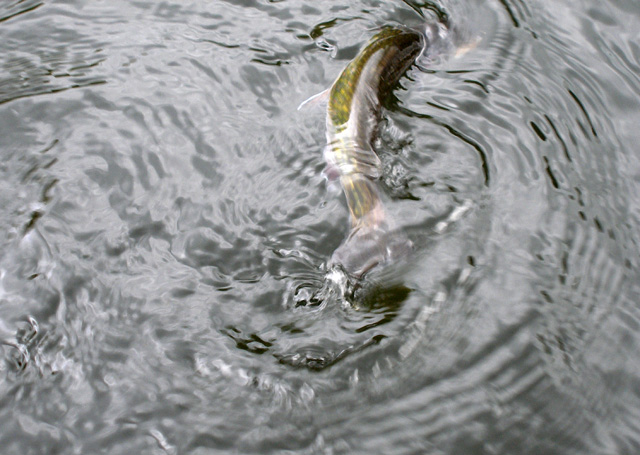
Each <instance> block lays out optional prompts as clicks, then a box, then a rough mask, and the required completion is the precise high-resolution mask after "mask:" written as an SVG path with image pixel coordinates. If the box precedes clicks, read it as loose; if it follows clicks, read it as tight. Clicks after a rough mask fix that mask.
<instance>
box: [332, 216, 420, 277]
mask: <svg viewBox="0 0 640 455" xmlns="http://www.w3.org/2000/svg"><path fill="white" fill-rule="evenodd" d="M412 249H413V243H412V242H411V240H409V238H408V237H407V236H406V234H405V233H404V232H403V231H402V230H400V229H389V228H388V227H386V226H372V225H368V224H364V223H361V224H358V225H356V226H355V227H354V228H353V229H352V230H351V233H350V234H349V237H347V239H346V240H345V241H344V242H343V243H342V245H340V246H339V247H338V248H337V249H336V250H335V251H334V252H333V255H332V256H331V263H330V265H340V266H341V267H342V268H343V269H344V270H345V271H346V272H347V273H348V274H349V275H350V276H352V277H355V278H357V279H360V278H362V277H363V276H364V275H365V274H366V273H367V272H369V271H370V270H372V269H374V268H376V267H378V266H382V265H385V264H389V263H391V262H395V261H397V260H399V259H401V258H403V257H406V256H407V255H408V254H409V253H410V252H411V251H412Z"/></svg>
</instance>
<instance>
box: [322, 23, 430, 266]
mask: <svg viewBox="0 0 640 455" xmlns="http://www.w3.org/2000/svg"><path fill="white" fill-rule="evenodd" d="M426 40H427V35H426V34H425V33H423V32H422V31H419V30H414V29H411V28H407V27H401V26H388V27H384V28H382V29H381V30H380V31H378V33H376V34H375V35H374V36H373V37H372V38H371V39H370V40H369V42H368V43H367V44H366V45H365V46H364V47H363V48H362V50H361V51H360V52H359V53H358V54H357V56H356V57H355V58H354V59H353V60H352V61H351V62H349V63H348V64H347V66H346V67H345V68H344V69H343V70H342V72H341V73H340V75H339V76H338V78H337V79H336V80H335V82H334V83H333V85H332V86H331V87H330V89H329V91H328V102H327V112H326V137H327V145H326V147H325V150H324V157H325V160H326V161H327V164H328V169H329V173H330V174H334V175H335V176H336V177H338V178H339V180H340V184H341V187H342V190H343V192H344V195H345V198H346V202H347V207H348V209H349V215H350V216H349V218H350V223H351V229H350V232H349V235H348V237H347V238H346V239H345V240H344V241H343V243H342V244H341V245H340V246H339V247H338V248H337V249H336V250H335V251H334V253H333V254H332V257H331V260H330V262H329V265H330V266H339V267H341V268H342V269H344V271H346V272H347V273H348V274H349V275H350V276H352V277H355V278H362V277H363V276H364V275H365V274H366V273H367V272H369V271H370V270H372V269H374V268H376V267H377V266H380V265H382V264H386V263H388V262H392V261H395V260H397V259H398V258H401V257H404V256H406V255H407V254H408V253H409V252H410V251H411V249H412V243H411V241H410V240H409V239H408V238H407V237H406V235H405V234H404V233H403V232H402V231H401V230H399V229H396V228H395V226H394V224H393V222H392V220H390V219H389V216H388V215H387V212H386V210H385V207H384V204H383V202H382V199H381V196H380V191H379V189H378V185H377V183H376V179H377V178H379V177H380V167H381V161H380V158H379V157H378V155H377V154H376V152H375V151H374V149H373V146H372V142H373V140H374V138H375V137H376V134H377V131H378V125H379V123H380V117H381V109H382V103H383V102H384V100H385V98H386V97H387V96H388V95H389V94H390V93H391V92H392V91H393V89H394V88H395V87H396V86H397V84H398V82H399V81H400V79H401V78H402V76H403V75H404V74H405V73H406V72H407V70H408V69H409V68H410V67H411V66H412V65H413V64H414V63H415V62H416V59H417V58H418V56H419V55H420V54H421V53H422V52H423V51H424V50H425V46H426V44H427V42H426Z"/></svg>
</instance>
